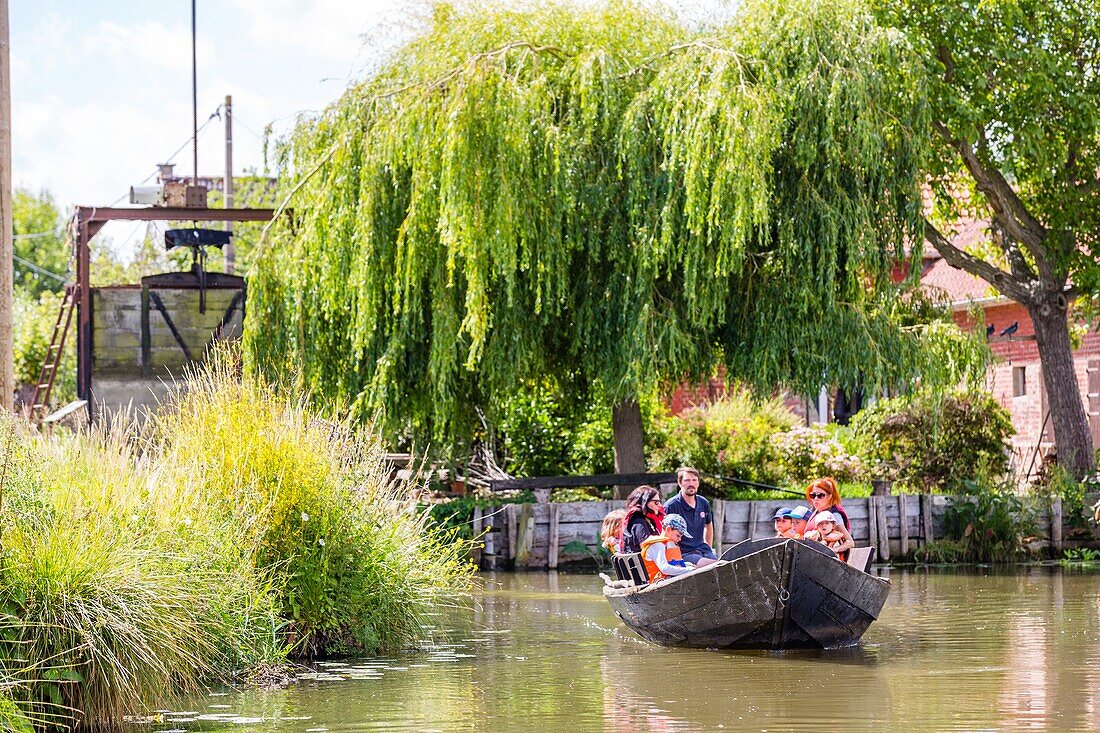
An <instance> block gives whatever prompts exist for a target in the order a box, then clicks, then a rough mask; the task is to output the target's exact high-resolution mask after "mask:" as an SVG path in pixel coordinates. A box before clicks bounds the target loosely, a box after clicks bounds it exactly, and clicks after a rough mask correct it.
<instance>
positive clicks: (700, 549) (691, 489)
mask: <svg viewBox="0 0 1100 733" xmlns="http://www.w3.org/2000/svg"><path fill="white" fill-rule="evenodd" d="M676 484H677V486H679V487H680V491H679V493H677V494H676V496H674V497H672V498H671V499H669V500H668V501H666V502H665V514H679V515H680V516H681V517H683V518H684V521H686V522H687V526H688V535H690V537H688V536H685V537H684V538H683V540H681V541H680V552H681V553H682V554H683V556H684V561H685V562H690V563H693V564H695V565H696V566H700V565H709V564H710V563H712V562H715V561H716V560H717V559H718V556H717V555H716V554H714V550H713V548H712V547H711V542H713V541H714V519H713V518H712V517H711V513H710V502H709V501H707V500H706V499H704V498H703V497H701V496H699V472H698V471H696V470H695V469H694V468H690V467H688V466H682V467H680V468H678V469H676Z"/></svg>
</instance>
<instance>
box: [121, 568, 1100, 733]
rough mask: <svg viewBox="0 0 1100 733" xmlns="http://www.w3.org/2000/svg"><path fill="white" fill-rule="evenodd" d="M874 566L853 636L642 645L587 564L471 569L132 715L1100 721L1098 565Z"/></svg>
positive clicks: (308, 719) (379, 721)
mask: <svg viewBox="0 0 1100 733" xmlns="http://www.w3.org/2000/svg"><path fill="white" fill-rule="evenodd" d="M884 574H885V572H884ZM888 577H889V578H890V581H891V584H892V586H893V587H892V589H891V593H890V598H889V600H888V601H887V604H886V607H885V608H884V609H883V612H882V615H881V617H880V618H879V620H878V621H877V622H876V623H874V624H873V625H872V626H871V628H870V630H869V631H868V632H867V634H866V635H865V636H864V639H863V642H862V643H861V644H860V645H859V646H856V647H853V648H849V649H840V650H827V651H819V652H786V653H771V652H717V651H710V652H707V651H688V650H670V649H661V648H658V647H654V646H651V645H649V644H647V643H645V642H643V641H641V640H639V639H637V638H636V637H634V636H633V635H632V634H631V633H630V632H629V631H628V630H627V629H626V628H625V627H623V626H622V625H621V624H620V623H619V622H618V620H617V619H616V618H615V616H614V615H613V614H612V613H611V611H610V608H609V607H608V605H607V603H606V602H605V601H604V600H603V598H602V596H601V595H600V586H601V581H600V580H599V578H597V577H596V576H594V575H587V574H566V573H550V574H547V573H526V574H522V573H521V574H504V573H500V574H486V575H482V576H481V577H480V581H481V582H480V585H481V589H480V590H479V591H478V592H477V593H475V594H474V597H473V598H472V599H471V601H470V603H469V607H464V608H463V607H456V608H453V609H447V610H446V611H445V612H444V613H442V614H440V616H439V617H438V618H437V622H438V627H439V628H438V631H437V632H436V640H435V641H434V642H433V643H432V644H431V645H430V646H429V647H428V648H426V649H424V650H422V651H420V652H415V653H408V654H403V655H400V656H394V657H387V658H364V659H350V660H342V661H336V662H327V663H324V664H321V665H319V666H318V667H317V668H316V671H314V672H309V673H305V674H303V675H302V676H301V678H300V679H299V680H298V681H297V682H296V683H294V684H292V685H290V686H289V687H286V688H284V689H280V690H276V691H266V692H265V691H258V690H244V691H224V690H223V691H214V692H212V693H211V694H209V695H205V696H203V697H200V698H197V699H193V700H191V701H190V702H189V703H188V704H187V705H185V706H183V707H181V708H180V709H179V710H176V711H173V712H162V713H159V714H157V715H156V716H154V718H153V719H152V720H151V721H150V722H147V723H145V724H141V725H137V726H133V727H132V728H131V730H133V731H157V732H158V733H164V732H165V731H181V732H190V731H235V732H238V733H251V732H256V733H260V732H264V733H267V732H272V731H280V732H282V731H286V732H292V733H323V732H325V731H332V732H333V733H336V732H338V731H525V732H530V731H534V732H536V733H550V732H552V731H566V732H568V733H580V732H582V731H615V732H616V733H618V732H619V731H623V732H627V731H629V732H634V731H662V732H664V731H716V730H723V731H814V732H816V733H830V732H836V733H852V732H854V731H876V732H877V731H907V732H910V731H1100V574H1095V573H1083V572H1072V571H1062V570H1060V569H1045V568H1026V569H1018V570H1015V571H996V570H992V569H984V570H983V569H981V568H978V569H970V570H967V571H965V572H963V571H940V570H927V571H897V570H895V571H892V572H889V573H888Z"/></svg>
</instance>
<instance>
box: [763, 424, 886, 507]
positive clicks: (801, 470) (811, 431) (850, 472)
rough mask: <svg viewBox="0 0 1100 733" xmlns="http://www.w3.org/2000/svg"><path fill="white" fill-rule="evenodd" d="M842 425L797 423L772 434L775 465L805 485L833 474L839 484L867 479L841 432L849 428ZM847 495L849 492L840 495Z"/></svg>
mask: <svg viewBox="0 0 1100 733" xmlns="http://www.w3.org/2000/svg"><path fill="white" fill-rule="evenodd" d="M847 430H848V429H847V428H845V427H844V426H842V425H820V424H818V425H809V426H802V425H800V426H797V427H794V428H791V429H790V430H788V431H786V432H783V433H776V434H775V435H773V436H772V445H773V447H774V448H775V452H776V466H777V467H778V469H779V471H780V472H782V474H783V477H784V478H785V479H786V480H787V481H789V482H790V483H794V484H804V483H807V482H809V481H812V480H813V479H815V478H819V477H821V476H832V477H833V478H834V479H836V480H837V482H839V483H842V484H843V483H846V482H853V481H858V480H860V479H864V478H865V473H866V470H865V467H864V464H863V461H862V460H861V459H860V458H859V456H857V455H854V454H853V453H851V452H849V450H848V448H847V447H846V446H845V445H844V443H843V442H842V441H841V440H840V439H839V436H838V433H842V432H845V431H847ZM841 495H842V496H847V494H841Z"/></svg>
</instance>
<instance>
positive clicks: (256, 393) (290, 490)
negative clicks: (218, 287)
mask: <svg viewBox="0 0 1100 733" xmlns="http://www.w3.org/2000/svg"><path fill="white" fill-rule="evenodd" d="M0 428H3V431H4V434H6V435H7V436H9V438H8V439H7V445H6V448H5V451H6V453H5V458H6V460H5V462H4V472H5V473H4V478H3V484H2V487H0V499H2V504H0V544H2V554H0V729H4V730H7V729H14V730H19V727H20V726H24V727H25V726H27V725H34V726H37V727H47V728H48V727H77V728H82V729H91V730H97V729H98V730H102V729H108V728H113V727H117V726H118V724H119V723H120V721H121V720H122V719H123V718H124V717H125V716H126V715H130V714H135V713H141V712H143V711H145V710H148V709H150V708H151V707H156V706H161V705H165V704H168V703H169V702H170V701H171V699H173V698H174V697H176V696H178V695H180V694H184V693H188V692H190V691H194V690H196V689H198V687H199V686H200V685H201V684H202V683H203V682H205V681H209V680H229V679H239V678H242V677H247V676H249V675H250V674H254V673H256V672H257V671H260V672H262V671H266V670H270V669H271V668H272V667H276V668H277V667H278V666H279V665H281V664H283V663H285V661H286V660H287V659H288V658H290V657H294V656H308V655H313V654H324V653H331V652H349V651H356V652H365V653H374V652H377V651H380V650H384V649H386V650H390V649H396V648H400V647H402V646H406V645H409V644H411V643H414V642H415V641H416V640H417V639H418V638H420V636H421V635H422V634H423V628H422V624H423V623H424V622H425V621H426V618H427V616H426V614H427V613H428V611H429V610H430V609H431V607H432V605H433V604H434V603H436V602H438V601H439V600H440V598H441V597H443V596H444V595H446V597H448V598H449V597H451V595H452V594H453V593H454V592H455V591H456V590H461V589H462V588H463V586H464V584H465V582H466V580H467V578H468V576H469V567H468V563H466V562H465V561H464V559H463V558H464V557H465V556H466V549H467V548H466V546H465V545H464V544H463V542H461V541H459V540H457V539H453V538H451V537H448V536H445V535H442V534H440V533H439V531H438V530H434V529H431V528H430V527H428V526H426V525H425V523H424V519H423V517H422V516H421V514H420V513H418V512H417V511H416V509H415V505H412V504H408V503H405V502H402V501H400V500H399V499H400V497H399V496H398V495H397V494H396V492H395V491H394V490H393V489H392V488H390V487H389V486H388V485H387V483H386V481H385V474H384V472H383V469H382V466H381V464H380V459H381V446H380V445H379V444H378V442H377V440H376V439H375V438H374V437H373V435H372V434H371V433H370V432H367V433H364V432H362V431H359V430H356V429H355V428H354V427H353V426H351V425H349V424H345V423H342V422H338V421H337V422H333V421H328V420H324V419H321V418H320V417H319V416H318V415H317V414H316V413H315V412H313V411H311V410H310V409H308V408H307V406H306V404H305V403H304V402H303V401H294V400H287V399H285V398H283V397H281V396H280V395H279V393H278V392H277V391H276V390H275V389H273V388H271V387H269V386H267V385H264V384H261V383H259V382H256V381H253V380H251V379H249V378H247V377H244V378H242V377H239V376H237V375H236V374H234V372H233V370H232V369H231V368H230V366H229V362H228V361H226V360H224V359H223V360H218V361H217V363H216V364H214V365H212V366H210V367H209V368H207V369H206V370H204V371H201V372H199V373H196V374H193V375H191V376H190V377H189V378H188V379H187V380H186V381H185V382H183V383H181V384H180V386H179V388H178V389H177V390H175V392H174V393H173V395H172V396H171V397H170V399H169V400H168V401H167V403H166V405H165V406H164V407H163V408H162V410H161V411H160V412H159V413H158V414H157V415H156V416H154V417H151V418H149V420H148V421H146V423H145V424H144V425H143V426H141V427H140V428H139V427H138V426H137V425H136V424H134V423H132V422H127V421H118V422H115V423H113V424H110V425H106V426H100V427H94V428H90V429H85V430H82V431H79V432H75V433H58V434H55V435H52V436H44V435H39V434H37V433H34V432H33V431H32V430H30V429H29V428H28V427H27V426H22V425H19V424H17V423H13V422H12V421H11V420H10V419H9V420H6V421H4V422H3V423H0Z"/></svg>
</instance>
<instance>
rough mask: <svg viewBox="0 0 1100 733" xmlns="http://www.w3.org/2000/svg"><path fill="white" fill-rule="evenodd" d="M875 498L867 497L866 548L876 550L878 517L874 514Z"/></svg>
mask: <svg viewBox="0 0 1100 733" xmlns="http://www.w3.org/2000/svg"><path fill="white" fill-rule="evenodd" d="M876 498H877V497H875V496H868V497H867V546H868V547H874V548H875V550H876V551H877V550H878V515H877V514H876V513H875V499H876Z"/></svg>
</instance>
